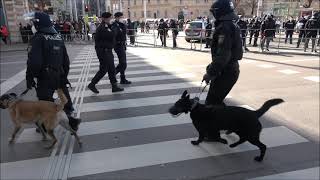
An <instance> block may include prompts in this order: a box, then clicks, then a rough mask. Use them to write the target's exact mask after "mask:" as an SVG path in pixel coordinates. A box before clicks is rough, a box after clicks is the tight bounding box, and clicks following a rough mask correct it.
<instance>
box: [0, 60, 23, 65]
mask: <svg viewBox="0 0 320 180" xmlns="http://www.w3.org/2000/svg"><path fill="white" fill-rule="evenodd" d="M9 64H27V62H26V61H14V62H1V63H0V65H9Z"/></svg>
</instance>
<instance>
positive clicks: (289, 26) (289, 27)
mask: <svg viewBox="0 0 320 180" xmlns="http://www.w3.org/2000/svg"><path fill="white" fill-rule="evenodd" d="M295 26H296V22H295V21H294V20H293V18H292V16H290V19H289V21H287V22H286V23H285V24H284V28H285V30H286V39H285V41H284V43H287V40H288V37H289V38H290V44H292V35H293V30H294V27H295Z"/></svg>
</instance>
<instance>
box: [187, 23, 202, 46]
mask: <svg viewBox="0 0 320 180" xmlns="http://www.w3.org/2000/svg"><path fill="white" fill-rule="evenodd" d="M206 26H207V22H205V21H201V20H198V21H191V22H189V23H187V25H186V28H185V34H186V36H185V39H186V41H187V42H190V41H191V40H192V41H193V40H194V41H201V40H202V41H205V39H206Z"/></svg>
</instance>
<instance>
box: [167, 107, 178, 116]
mask: <svg viewBox="0 0 320 180" xmlns="http://www.w3.org/2000/svg"><path fill="white" fill-rule="evenodd" d="M169 113H170V114H172V115H177V114H179V112H178V110H177V109H176V107H175V106H172V107H171V108H170V109H169Z"/></svg>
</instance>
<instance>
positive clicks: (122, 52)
mask: <svg viewBox="0 0 320 180" xmlns="http://www.w3.org/2000/svg"><path fill="white" fill-rule="evenodd" d="M114 17H115V21H114V23H113V24H112V29H113V30H114V31H115V32H116V44H115V46H114V51H115V52H116V53H117V56H118V59H119V64H118V65H117V67H116V74H118V73H119V72H120V84H131V82H130V81H128V80H127V79H126V75H125V70H126V69H127V55H126V49H127V48H126V41H127V27H126V25H125V24H124V23H123V22H122V21H121V20H122V18H123V13H122V12H117V13H115V14H114Z"/></svg>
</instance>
